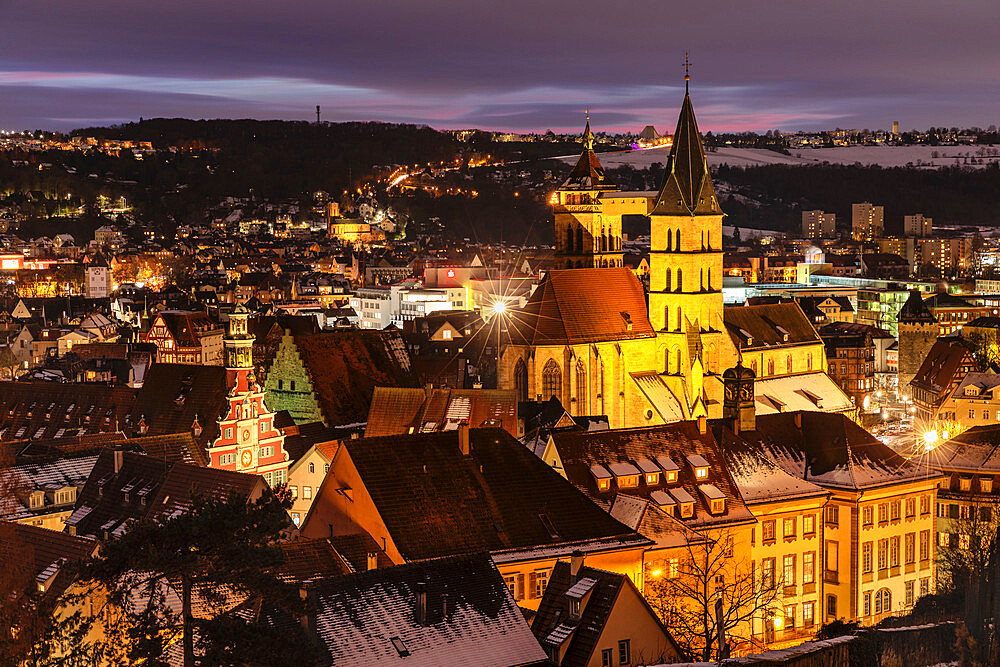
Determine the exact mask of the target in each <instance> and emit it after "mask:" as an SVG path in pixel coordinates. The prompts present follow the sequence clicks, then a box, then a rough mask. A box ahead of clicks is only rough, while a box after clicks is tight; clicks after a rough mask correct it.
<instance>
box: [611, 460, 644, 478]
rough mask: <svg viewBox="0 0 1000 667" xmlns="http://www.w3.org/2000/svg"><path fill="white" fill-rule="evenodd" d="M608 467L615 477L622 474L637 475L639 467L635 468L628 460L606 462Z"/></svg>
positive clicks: (622, 475)
mask: <svg viewBox="0 0 1000 667" xmlns="http://www.w3.org/2000/svg"><path fill="white" fill-rule="evenodd" d="M608 468H610V469H611V472H612V473H613V474H614V475H615V477H624V476H627V475H638V474H639V469H638V468H636V467H635V466H634V465H632V464H631V463H629V462H628V461H620V462H617V463H609V464H608Z"/></svg>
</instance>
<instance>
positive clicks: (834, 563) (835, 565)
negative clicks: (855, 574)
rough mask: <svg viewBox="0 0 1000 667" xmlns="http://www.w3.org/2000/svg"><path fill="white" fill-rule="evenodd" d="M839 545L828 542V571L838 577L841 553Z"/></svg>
mask: <svg viewBox="0 0 1000 667" xmlns="http://www.w3.org/2000/svg"><path fill="white" fill-rule="evenodd" d="M838 546H839V545H838V543H837V542H833V541H830V540H827V542H826V571H827V572H829V573H831V574H833V575H834V576H836V574H837V573H838V572H840V558H839V557H840V552H839V551H838Z"/></svg>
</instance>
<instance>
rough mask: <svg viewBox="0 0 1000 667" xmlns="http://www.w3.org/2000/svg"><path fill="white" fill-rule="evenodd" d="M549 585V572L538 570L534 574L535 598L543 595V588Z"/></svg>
mask: <svg viewBox="0 0 1000 667" xmlns="http://www.w3.org/2000/svg"><path fill="white" fill-rule="evenodd" d="M548 584H549V571H548V570H538V571H537V572H535V597H536V598H540V597H542V596H543V595H545V587H546V586H548Z"/></svg>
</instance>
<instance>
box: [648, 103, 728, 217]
mask: <svg viewBox="0 0 1000 667" xmlns="http://www.w3.org/2000/svg"><path fill="white" fill-rule="evenodd" d="M653 215H685V216H689V215H722V211H721V210H720V209H719V206H718V202H716V200H715V187H714V186H713V185H712V175H711V174H710V173H709V171H708V161H707V160H706V159H705V149H704V147H703V146H702V144H701V134H700V133H699V132H698V122H697V120H695V117H694V107H693V106H692V104H691V96H690V95H687V94H685V95H684V102H683V103H682V104H681V113H680V116H678V118H677V129H676V130H674V140H673V145H672V146H671V147H670V157H668V158H667V168H666V172H665V176H664V179H663V185H662V186H660V193H659V195H657V197H656V204H655V206H654V207H653Z"/></svg>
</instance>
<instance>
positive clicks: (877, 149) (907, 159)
mask: <svg viewBox="0 0 1000 667" xmlns="http://www.w3.org/2000/svg"><path fill="white" fill-rule="evenodd" d="M789 152H790V153H791V155H782V154H781V153H775V152H774V151H768V150H764V149H761V148H719V149H716V150H715V151H712V152H709V153H708V163H709V165H710V166H712V167H717V166H719V165H721V164H728V165H730V166H732V167H759V166H762V165H768V164H787V165H810V164H822V163H823V162H829V163H831V164H862V165H880V166H882V167H905V166H913V167H920V168H923V169H934V168H937V167H953V166H963V167H971V168H976V169H978V168H981V167H985V166H987V165H989V164H996V163H997V162H1000V146H968V145H964V146H842V147H837V148H793V149H791V150H790V151H789ZM669 154H670V148H669V147H666V146H657V147H655V148H644V149H639V150H634V151H616V152H611V153H599V154H598V158H599V159H600V161H601V164H602V165H603V166H604V167H605V168H607V169H612V168H614V167H620V166H622V165H625V164H628V165H631V166H633V167H635V168H637V169H644V168H646V167H649V165H651V164H653V163H654V162H659V163H661V164H666V162H667V156H668V155H669ZM579 157H580V156H579V155H569V156H566V157H563V158H560V159H562V160H563V161H564V162H567V163H575V162H576V161H577V159H579Z"/></svg>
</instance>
